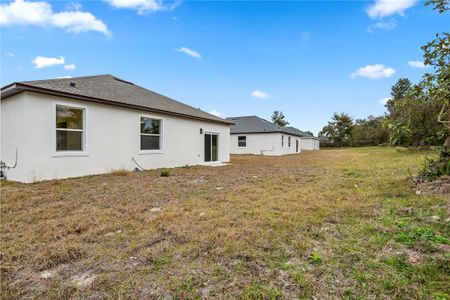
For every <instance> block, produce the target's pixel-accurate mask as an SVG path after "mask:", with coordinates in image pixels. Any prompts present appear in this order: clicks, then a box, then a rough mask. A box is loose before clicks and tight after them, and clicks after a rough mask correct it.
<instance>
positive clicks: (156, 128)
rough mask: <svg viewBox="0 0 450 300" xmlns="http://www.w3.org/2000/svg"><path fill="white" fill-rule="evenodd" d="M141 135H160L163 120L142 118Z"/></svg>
mask: <svg viewBox="0 0 450 300" xmlns="http://www.w3.org/2000/svg"><path fill="white" fill-rule="evenodd" d="M141 133H145V134H160V133H161V120H157V119H151V118H146V117H141Z"/></svg>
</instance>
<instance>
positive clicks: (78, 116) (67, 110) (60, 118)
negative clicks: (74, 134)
mask: <svg viewBox="0 0 450 300" xmlns="http://www.w3.org/2000/svg"><path fill="white" fill-rule="evenodd" d="M56 128H67V129H83V110H82V109H79V108H71V107H67V106H60V105H57V106H56Z"/></svg>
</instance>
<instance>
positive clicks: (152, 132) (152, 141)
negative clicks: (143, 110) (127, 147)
mask: <svg viewBox="0 0 450 300" xmlns="http://www.w3.org/2000/svg"><path fill="white" fill-rule="evenodd" d="M161 122H162V121H161V120H159V119H152V118H148V117H141V150H161Z"/></svg>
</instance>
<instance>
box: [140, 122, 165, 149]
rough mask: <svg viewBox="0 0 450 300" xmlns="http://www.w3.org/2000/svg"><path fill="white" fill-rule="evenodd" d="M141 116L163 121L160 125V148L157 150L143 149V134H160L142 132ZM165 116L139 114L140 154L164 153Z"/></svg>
mask: <svg viewBox="0 0 450 300" xmlns="http://www.w3.org/2000/svg"><path fill="white" fill-rule="evenodd" d="M141 118H150V119H155V120H159V121H161V123H160V125H159V149H155V150H142V149H141V135H142V134H143V135H149V136H158V135H157V134H147V133H141ZM164 122H165V121H164V118H163V117H155V116H152V115H148V114H139V123H138V124H139V127H138V133H139V145H138V155H148V154H164Z"/></svg>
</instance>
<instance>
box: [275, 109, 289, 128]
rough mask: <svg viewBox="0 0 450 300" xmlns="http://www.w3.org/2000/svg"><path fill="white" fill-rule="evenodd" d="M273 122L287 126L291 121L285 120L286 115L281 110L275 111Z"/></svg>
mask: <svg viewBox="0 0 450 300" xmlns="http://www.w3.org/2000/svg"><path fill="white" fill-rule="evenodd" d="M272 122H273V123H274V124H276V125H278V126H280V127H286V126H287V125H289V122H287V121H286V120H285V116H284V114H283V112H281V111H278V110H276V111H274V112H273V114H272Z"/></svg>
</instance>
